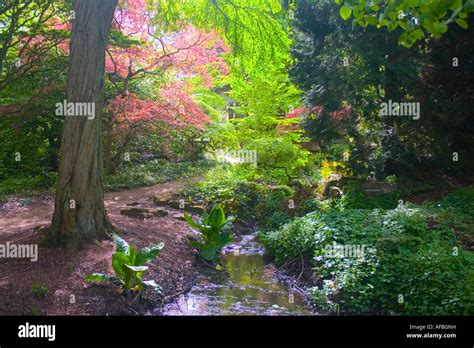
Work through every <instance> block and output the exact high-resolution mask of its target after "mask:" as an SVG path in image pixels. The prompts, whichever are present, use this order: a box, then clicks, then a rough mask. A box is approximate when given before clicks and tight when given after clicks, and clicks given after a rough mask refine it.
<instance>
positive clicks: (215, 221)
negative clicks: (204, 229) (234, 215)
mask: <svg viewBox="0 0 474 348" xmlns="http://www.w3.org/2000/svg"><path fill="white" fill-rule="evenodd" d="M225 222H226V220H225V213H224V209H222V208H221V206H220V205H219V204H216V205H215V206H214V207H213V208H212V210H211V213H210V214H209V225H211V226H213V227H217V228H219V227H221V226H223V225H224V224H225Z"/></svg>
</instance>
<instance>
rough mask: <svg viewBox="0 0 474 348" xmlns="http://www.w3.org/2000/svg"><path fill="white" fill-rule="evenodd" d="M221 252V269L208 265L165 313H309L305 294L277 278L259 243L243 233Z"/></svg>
mask: <svg viewBox="0 0 474 348" xmlns="http://www.w3.org/2000/svg"><path fill="white" fill-rule="evenodd" d="M246 238H247V239H245V238H244V240H242V241H241V242H240V243H239V244H237V245H234V246H231V247H230V248H227V250H226V253H225V254H224V255H222V256H221V259H220V263H221V264H222V266H223V268H224V269H223V270H221V271H217V270H214V269H208V270H206V271H204V272H203V274H202V275H201V276H200V278H199V279H198V282H197V284H196V285H195V286H194V287H193V288H192V289H191V291H190V292H189V293H188V294H186V295H184V296H181V297H180V298H179V299H178V300H177V301H176V302H175V303H172V304H169V305H167V306H166V307H165V310H164V312H163V314H164V315H311V314H312V313H311V312H310V311H309V310H308V309H307V308H306V301H305V299H304V297H303V296H302V295H301V294H299V293H298V292H292V291H291V290H290V289H288V287H286V286H285V285H283V284H281V283H280V282H278V279H277V273H276V272H277V271H276V269H275V267H274V266H273V264H265V262H264V258H263V256H262V254H263V251H262V249H261V247H260V246H259V245H258V244H256V241H255V240H254V239H253V238H249V237H246Z"/></svg>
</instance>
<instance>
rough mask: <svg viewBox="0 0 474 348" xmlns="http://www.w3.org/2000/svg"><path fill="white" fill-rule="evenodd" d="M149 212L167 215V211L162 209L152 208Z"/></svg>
mask: <svg viewBox="0 0 474 348" xmlns="http://www.w3.org/2000/svg"><path fill="white" fill-rule="evenodd" d="M151 213H152V214H153V215H154V216H157V217H165V216H167V215H168V212H167V211H166V210H163V209H156V210H153V211H152V212H151Z"/></svg>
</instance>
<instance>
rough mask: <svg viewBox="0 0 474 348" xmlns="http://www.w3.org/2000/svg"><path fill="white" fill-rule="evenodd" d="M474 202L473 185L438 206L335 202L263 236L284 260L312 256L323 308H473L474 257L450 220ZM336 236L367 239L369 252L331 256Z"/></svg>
mask: <svg viewBox="0 0 474 348" xmlns="http://www.w3.org/2000/svg"><path fill="white" fill-rule="evenodd" d="M459 201H462V202H463V203H462V204H459ZM473 201H474V197H473V195H472V189H469V190H467V191H466V192H464V193H456V194H453V195H451V196H447V197H445V198H444V199H443V200H441V201H440V202H439V203H438V204H435V205H431V204H425V205H421V206H420V205H411V204H409V205H402V206H399V207H397V208H396V209H392V210H383V209H372V210H367V209H346V210H343V211H338V210H334V209H328V211H327V212H326V213H322V212H313V213H310V214H308V215H307V216H305V217H302V218H297V219H295V220H294V221H293V222H291V223H288V224H286V225H284V226H283V227H282V228H280V229H279V230H275V231H270V232H266V233H263V234H262V235H261V240H262V242H263V243H264V245H265V246H266V248H267V250H268V251H269V252H270V253H271V254H272V255H273V256H274V258H275V260H276V262H277V263H279V264H281V263H284V262H286V261H288V260H291V259H294V258H296V257H298V255H299V254H300V253H301V254H302V255H305V256H306V257H308V258H311V261H312V264H313V266H314V269H315V272H316V273H317V276H318V277H319V279H320V281H321V282H319V281H318V282H317V283H318V284H319V286H317V287H316V286H312V290H311V292H310V294H312V295H311V296H312V297H313V299H314V300H315V302H316V303H318V304H320V305H321V303H322V302H324V301H323V300H322V296H323V295H325V296H326V300H327V302H326V303H325V304H324V305H323V306H320V307H322V308H321V309H322V310H328V311H334V306H332V305H331V304H332V303H333V302H337V303H338V304H339V306H340V308H341V310H343V311H346V312H349V313H383V314H408V315H441V314H443V315H450V314H470V315H472V314H473V313H474V287H473V281H474V256H473V255H472V253H470V252H465V251H463V250H460V248H459V244H458V240H457V238H456V231H455V230H454V229H453V228H452V227H450V226H451V224H452V223H453V221H454V220H455V219H457V220H459V215H457V216H456V217H454V216H453V215H449V214H448V215H447V212H446V210H451V209H459V210H461V211H462V210H467V211H469V210H470V209H471V207H472V202H473ZM471 216H472V215H471ZM333 243H336V244H338V245H344V246H347V245H349V246H350V245H361V246H364V248H365V249H364V250H365V251H366V252H365V254H364V257H330V256H331V255H329V254H328V245H334V244H333ZM320 284H324V285H323V286H322V287H321V285H320ZM315 285H316V284H315ZM400 296H401V297H400Z"/></svg>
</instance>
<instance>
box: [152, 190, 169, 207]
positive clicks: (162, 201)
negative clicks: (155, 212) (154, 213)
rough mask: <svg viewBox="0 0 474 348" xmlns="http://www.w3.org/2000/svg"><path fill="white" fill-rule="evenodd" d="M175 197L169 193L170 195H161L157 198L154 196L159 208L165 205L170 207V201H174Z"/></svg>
mask: <svg viewBox="0 0 474 348" xmlns="http://www.w3.org/2000/svg"><path fill="white" fill-rule="evenodd" d="M172 197H173V195H172V194H170V193H168V194H161V195H156V196H153V197H152V198H153V202H154V203H155V204H156V205H157V206H160V207H161V206H164V205H168V204H169V202H170V200H171V199H172Z"/></svg>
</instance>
